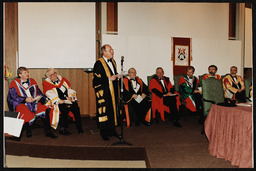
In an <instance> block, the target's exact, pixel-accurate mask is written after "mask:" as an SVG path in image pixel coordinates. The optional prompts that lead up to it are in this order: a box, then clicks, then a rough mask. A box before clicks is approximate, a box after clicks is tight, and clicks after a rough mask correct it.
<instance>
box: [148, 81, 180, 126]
mask: <svg viewBox="0 0 256 171" xmlns="http://www.w3.org/2000/svg"><path fill="white" fill-rule="evenodd" d="M163 80H164V84H165V87H166V89H167V91H168V92H170V89H171V88H174V87H173V85H172V84H171V82H170V80H169V78H168V77H165V76H164V77H163ZM152 89H157V90H158V91H160V92H161V93H164V92H163V88H162V85H161V82H160V80H159V79H158V78H157V77H156V76H155V77H153V78H152V79H151V80H150V83H149V90H150V92H151V93H152V107H151V109H152V114H153V118H156V110H157V111H158V112H159V113H160V116H161V119H162V121H165V119H164V112H165V111H166V112H168V113H170V109H169V107H168V106H165V105H164V98H163V96H162V97H159V96H157V95H156V94H155V93H153V92H152ZM175 94H177V95H178V96H176V105H177V110H178V111H179V106H180V105H181V103H180V99H179V93H178V92H176V91H175Z"/></svg>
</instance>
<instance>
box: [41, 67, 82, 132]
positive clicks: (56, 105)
mask: <svg viewBox="0 0 256 171" xmlns="http://www.w3.org/2000/svg"><path fill="white" fill-rule="evenodd" d="M45 76H46V77H47V78H46V79H45V80H44V81H43V92H44V94H45V95H46V96H47V97H48V98H49V99H50V101H49V102H48V103H50V105H52V106H53V108H52V110H51V112H53V115H52V116H53V117H52V118H50V119H51V125H52V127H53V128H55V129H56V128H57V126H58V122H59V114H61V117H60V122H59V125H60V129H59V133H60V134H62V135H69V134H71V133H70V132H69V131H67V127H68V115H71V116H73V120H75V123H76V128H77V131H78V133H79V134H82V133H83V129H82V126H81V125H82V124H81V116H80V109H79V107H78V104H77V102H78V100H77V97H76V92H75V91H74V90H72V89H71V85H70V82H69V81H68V80H67V79H66V78H64V77H62V76H60V75H58V74H57V72H55V70H54V69H53V68H49V69H48V70H47V72H46V74H45ZM70 112H72V114H71V113H70Z"/></svg>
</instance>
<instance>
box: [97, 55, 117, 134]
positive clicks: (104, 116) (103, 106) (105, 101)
mask: <svg viewBox="0 0 256 171" xmlns="http://www.w3.org/2000/svg"><path fill="white" fill-rule="evenodd" d="M111 62H112V64H113V67H114V72H115V73H113V72H112V71H111V69H110V67H109V66H108V64H107V63H106V62H105V60H104V58H102V57H101V58H100V59H98V60H97V61H96V63H95V64H94V68H93V87H94V89H95V94H96V107H97V115H96V117H97V125H98V128H99V129H101V130H102V129H108V130H109V129H115V127H116V126H117V125H118V118H119V117H118V115H119V112H118V106H119V105H118V103H119V97H118V96H119V93H118V92H119V85H118V80H117V79H116V80H115V81H109V78H108V77H110V76H112V75H116V74H117V68H116V62H115V61H114V59H111Z"/></svg>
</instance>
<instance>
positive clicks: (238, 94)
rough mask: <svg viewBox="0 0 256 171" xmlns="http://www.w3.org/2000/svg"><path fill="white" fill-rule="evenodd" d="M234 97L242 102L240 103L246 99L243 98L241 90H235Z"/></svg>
mask: <svg viewBox="0 0 256 171" xmlns="http://www.w3.org/2000/svg"><path fill="white" fill-rule="evenodd" d="M235 99H237V100H238V102H242V103H244V102H246V99H245V91H241V92H240V93H239V92H237V93H236V94H235Z"/></svg>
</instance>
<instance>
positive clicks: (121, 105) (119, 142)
mask: <svg viewBox="0 0 256 171" xmlns="http://www.w3.org/2000/svg"><path fill="white" fill-rule="evenodd" d="M123 62H124V57H123V56H121V91H120V101H119V102H120V103H119V104H120V108H119V110H120V114H121V116H120V117H121V135H120V139H119V140H120V141H118V142H115V143H113V144H112V145H119V144H120V145H122V144H125V145H130V146H132V144H131V143H129V142H127V141H125V140H124V138H123V134H124V133H123V119H124V117H123V116H124V103H123V91H124V89H123V82H124V81H123Z"/></svg>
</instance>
